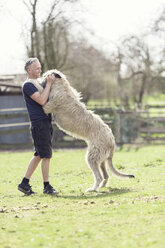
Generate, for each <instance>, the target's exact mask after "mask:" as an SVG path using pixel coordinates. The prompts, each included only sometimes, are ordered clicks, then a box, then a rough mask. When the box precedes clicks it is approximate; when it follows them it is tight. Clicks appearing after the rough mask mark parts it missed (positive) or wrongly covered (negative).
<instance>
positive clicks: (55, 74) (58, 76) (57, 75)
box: [53, 72, 61, 78]
mask: <svg viewBox="0 0 165 248" xmlns="http://www.w3.org/2000/svg"><path fill="white" fill-rule="evenodd" d="M53 74H54V76H55V77H56V78H61V76H60V75H59V74H57V73H55V72H53Z"/></svg>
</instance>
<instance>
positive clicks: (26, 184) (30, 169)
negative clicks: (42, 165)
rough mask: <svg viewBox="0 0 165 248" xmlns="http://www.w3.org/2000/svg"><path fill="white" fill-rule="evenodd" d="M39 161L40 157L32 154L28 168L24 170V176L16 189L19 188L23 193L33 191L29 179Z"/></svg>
mask: <svg viewBox="0 0 165 248" xmlns="http://www.w3.org/2000/svg"><path fill="white" fill-rule="evenodd" d="M40 161H41V158H40V157H39V156H34V157H33V158H32V159H31V161H30V163H29V165H28V169H27V171H26V174H25V177H24V178H23V180H22V182H21V183H20V184H19V185H18V190H20V191H21V192H23V193H24V194H27V195H31V194H34V193H35V192H33V191H32V189H31V186H30V185H29V180H30V178H31V176H32V174H33V172H34V171H35V169H36V168H37V166H38V164H39V162H40Z"/></svg>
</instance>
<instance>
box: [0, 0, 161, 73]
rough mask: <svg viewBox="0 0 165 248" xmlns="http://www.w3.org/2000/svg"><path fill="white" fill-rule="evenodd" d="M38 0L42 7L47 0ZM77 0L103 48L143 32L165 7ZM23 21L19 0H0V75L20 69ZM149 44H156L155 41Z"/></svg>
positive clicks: (151, 2) (125, 0) (155, 0)
mask: <svg viewBox="0 0 165 248" xmlns="http://www.w3.org/2000/svg"><path fill="white" fill-rule="evenodd" d="M40 1H41V6H42V7H43V8H46V6H47V7H48V5H49V2H51V0H47V1H44V0H40ZM81 1H82V4H81V6H82V7H81V8H82V9H83V10H84V11H83V17H84V20H85V25H86V26H87V27H89V28H90V29H91V30H94V32H95V34H96V36H97V41H96V40H95V42H96V43H97V45H98V46H100V48H101V47H102V48H104V50H105V49H110V47H111V44H115V43H116V42H117V41H118V40H119V39H120V37H122V36H124V35H129V34H140V33H142V32H144V33H145V31H146V30H147V28H148V27H149V25H150V24H151V23H152V22H153V20H154V19H155V18H156V17H158V16H159V13H161V10H162V9H163V7H165V0H115V1H114V0H81ZM45 3H47V5H46V6H45ZM41 9H42V8H41ZM69 11H71V10H69ZM71 12H72V11H71ZM43 14H44V13H43ZM71 14H72V13H71ZM41 16H42V12H41ZM24 25H29V15H28V11H27V9H26V7H25V5H24V4H23V0H14V1H13V0H6V1H2V0H0V34H1V36H0V37H1V38H0V44H1V45H0V55H1V59H0V75H3V74H17V73H24V70H23V66H24V62H25V60H26V58H27V57H26V50H25V37H24V36H23V35H22V33H23V29H24ZM150 42H151V43H152V42H153V41H150ZM151 45H152V44H151ZM153 46H157V43H156V41H154V42H153Z"/></svg>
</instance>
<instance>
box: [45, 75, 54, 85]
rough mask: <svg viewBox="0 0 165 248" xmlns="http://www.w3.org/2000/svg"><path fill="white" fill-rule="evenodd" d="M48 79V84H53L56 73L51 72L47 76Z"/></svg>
mask: <svg viewBox="0 0 165 248" xmlns="http://www.w3.org/2000/svg"><path fill="white" fill-rule="evenodd" d="M46 80H47V84H50V85H52V84H53V83H54V82H55V80H56V78H55V76H54V74H51V75H48V76H47V77H46Z"/></svg>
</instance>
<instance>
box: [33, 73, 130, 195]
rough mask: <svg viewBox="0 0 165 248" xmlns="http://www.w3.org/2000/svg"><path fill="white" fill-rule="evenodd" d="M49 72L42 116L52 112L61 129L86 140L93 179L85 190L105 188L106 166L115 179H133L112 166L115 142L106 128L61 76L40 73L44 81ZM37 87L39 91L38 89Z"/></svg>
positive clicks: (87, 159)
mask: <svg viewBox="0 0 165 248" xmlns="http://www.w3.org/2000/svg"><path fill="white" fill-rule="evenodd" d="M52 73H54V74H55V76H56V80H55V83H54V84H53V85H52V86H51V91H50V95H49V101H48V102H47V104H46V105H45V106H44V107H43V109H44V112H45V113H46V114H48V113H53V115H54V118H55V122H56V124H57V126H58V127H59V128H60V129H61V130H63V131H64V132H66V133H67V134H69V135H71V136H73V137H76V138H79V139H83V140H85V141H86V143H87V145H88V149H87V153H86V162H87V164H88V166H89V167H90V168H91V170H92V173H93V176H94V185H93V186H92V187H91V188H89V189H87V190H86V191H87V192H88V191H96V190H97V189H98V188H99V187H104V186H106V184H107V182H108V178H109V176H108V172H107V169H106V165H108V167H109V169H110V170H111V172H112V173H113V174H115V175H116V176H118V177H122V178H133V177H134V176H133V175H126V174H122V173H120V172H118V171H117V170H116V169H115V168H114V167H113V164H112V156H113V153H114V149H115V140H114V136H113V134H112V131H111V129H110V128H109V126H108V125H106V124H105V123H104V122H103V121H102V119H101V118H100V117H99V116H98V115H96V114H94V113H93V112H92V111H90V110H87V109H86V106H85V104H84V103H82V102H81V101H80V99H81V98H80V94H79V93H78V92H77V91H76V90H75V89H74V88H73V87H72V86H71V85H70V84H69V82H68V80H67V79H66V77H65V75H64V74H62V73H61V72H59V71H57V70H50V71H48V72H46V73H45V74H44V78H46V76H47V75H49V74H52ZM44 80H45V79H44ZM35 86H36V87H37V85H35ZM37 88H38V89H39V91H40V92H42V87H41V86H39V87H37Z"/></svg>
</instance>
